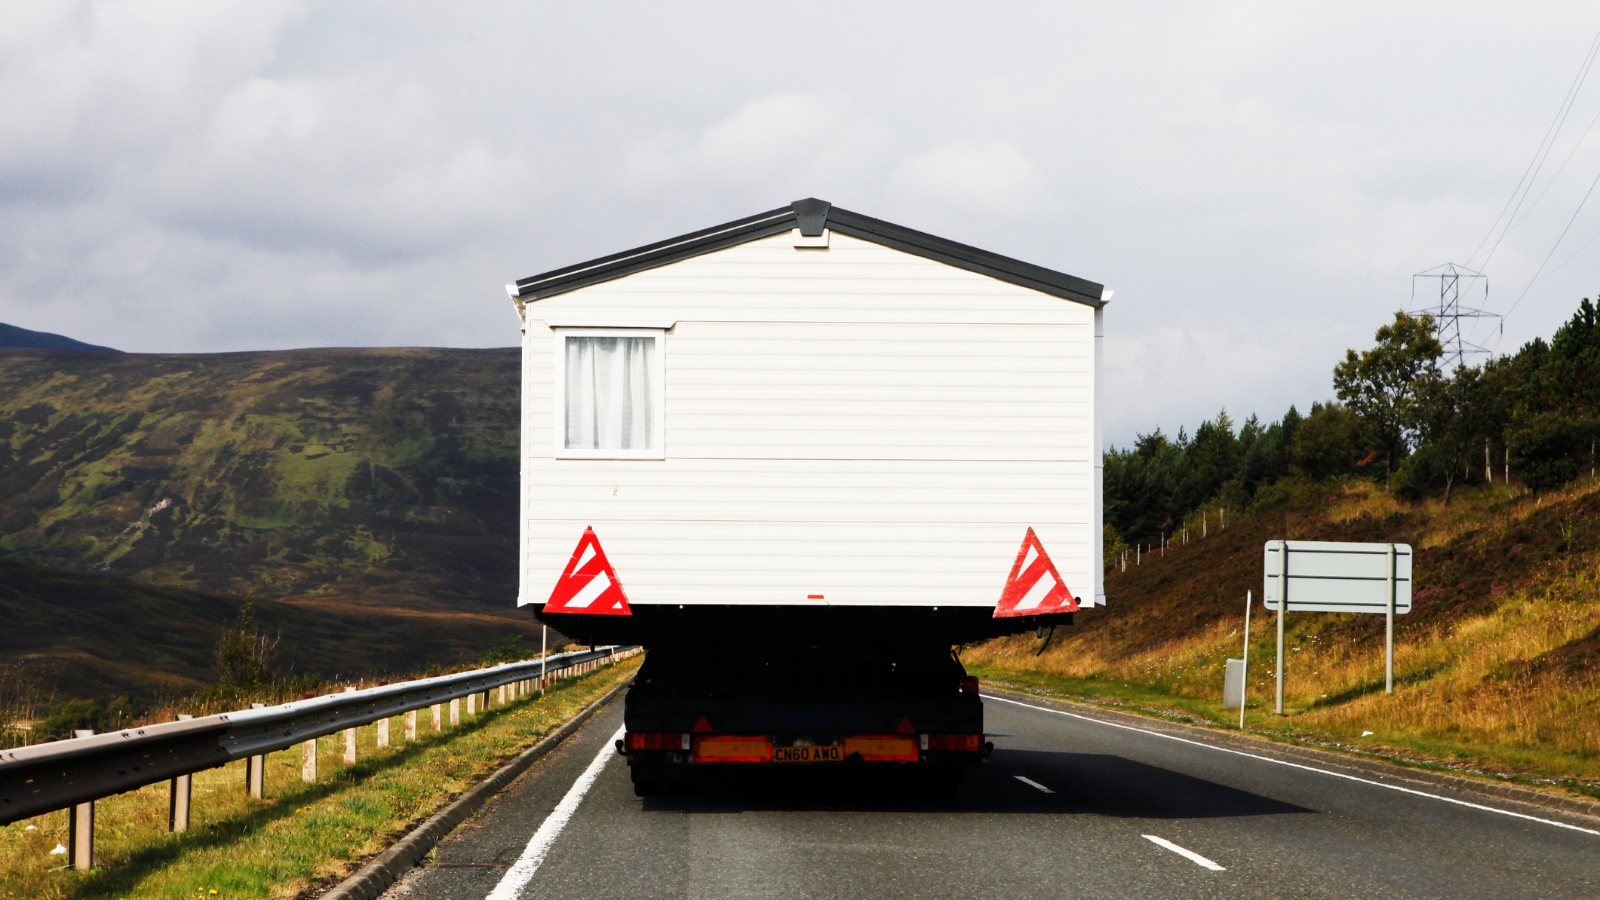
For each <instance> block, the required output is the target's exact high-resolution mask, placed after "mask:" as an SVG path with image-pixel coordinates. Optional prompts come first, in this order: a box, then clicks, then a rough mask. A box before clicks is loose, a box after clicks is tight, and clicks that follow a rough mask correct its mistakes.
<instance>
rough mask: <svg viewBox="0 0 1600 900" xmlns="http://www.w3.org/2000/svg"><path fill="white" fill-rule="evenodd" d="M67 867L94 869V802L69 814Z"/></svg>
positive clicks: (87, 731) (84, 734) (87, 733)
mask: <svg viewBox="0 0 1600 900" xmlns="http://www.w3.org/2000/svg"><path fill="white" fill-rule="evenodd" d="M92 734H94V729H93V728H86V729H84V730H82V731H74V732H73V733H72V736H73V737H81V738H85V737H88V736H90V735H92ZM67 865H68V866H69V867H71V868H74V869H77V870H78V871H80V872H87V871H89V870H90V869H92V868H94V801H93V800H90V801H89V802H88V803H79V804H76V805H74V806H73V807H72V811H71V812H70V813H68V814H67Z"/></svg>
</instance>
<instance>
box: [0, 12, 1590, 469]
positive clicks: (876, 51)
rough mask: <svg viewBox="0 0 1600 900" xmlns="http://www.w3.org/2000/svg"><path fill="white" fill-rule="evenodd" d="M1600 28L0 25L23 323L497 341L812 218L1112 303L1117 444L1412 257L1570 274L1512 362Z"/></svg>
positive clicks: (1573, 24) (1274, 393)
mask: <svg viewBox="0 0 1600 900" xmlns="http://www.w3.org/2000/svg"><path fill="white" fill-rule="evenodd" d="M1529 9H1533V10H1534V11H1533V12H1529V11H1528V10H1529ZM1597 30H1600V10H1597V8H1596V7H1595V6H1594V5H1593V4H1592V3H1576V2H1575V3H1565V4H1563V3H1543V4H1539V5H1538V6H1536V7H1534V6H1531V5H1530V6H1527V7H1525V6H1523V5H1522V4H1505V3H1499V4H1481V5H1471V4H1462V3H1439V4H1432V5H1429V4H1421V3H1412V4H1395V3H1371V4H1361V3H1352V2H1348V0H1346V2H1338V3H1325V4H1283V3H1260V4H1250V3H1117V4H1105V3H1096V4H1081V5H1069V4H1065V3H1061V2H1054V3H1046V4H1037V5H1029V4H1020V3H1017V4H975V3H964V4H935V3H928V2H922V3H905V4H889V3H880V4H868V3H849V4H845V3H828V2H821V0H814V2H810V3H799V4H796V3H780V4H775V5H768V4H751V3H727V4H690V3H673V4H643V3H631V4H606V3H597V2H585V3H565V4H538V3H528V2H517V3H504V4H497V3H482V4H466V3H447V4H446V3H437V2H433V3H414V4H413V3H398V2H383V3H376V2H374V3H356V2H340V3H321V4H307V3H301V2H280V0H247V2H239V3H225V2H218V0H209V2H204V3H198V2H197V3H159V2H153V0H140V2H130V3H121V2H95V3H68V2H59V3H46V2H28V3H15V4H8V5H7V9H6V13H5V15H4V16H3V17H0V322H6V323H10V324H13V325H19V326H22V327H25V328H33V329H38V330H44V331H53V332H58V333H63V334H67V335H70V336H72V337H76V338H79V339H81V340H86V341H90V342H94V343H101V344H108V345H111V346H114V347H119V348H122V349H125V350H133V351H146V352H209V351H224V350H244V349H275V348H287V347H307V346H328V345H357V346H384V345H445V346H456V347H488V346H508V345H512V344H514V343H515V342H516V336H517V331H516V320H515V317H514V315H513V313H512V311H511V306H510V304H509V302H508V301H507V300H506V297H505V293H504V291H503V289H502V287H501V285H503V284H504V283H505V282H508V281H513V280H515V279H517V278H521V277H526V276H528V275H532V274H535V273H538V272H542V271H544V270H547V269H551V268H555V267H557V266H562V265H566V264H570V263H574V262H579V261H583V260H586V259H589V258H592V257H595V256H599V255H603V254H607V253H611V252H614V251H618V250H622V249H626V248H629V247H632V246H636V245H638V244H642V243H646V242H650V241H654V240H658V239H660V238H664V237H669V236H672V235H676V234H680V233H683V232H686V231H690V230H694V229H698V228H701V227H705V226H709V225H713V224H717V223H720V222H723V221H727V220H729V219H733V218H738V217H741V216H745V215H749V214H752V213H755V212H760V211H763V210H766V209H771V208H773V207H776V206H781V205H783V204H785V203H788V202H789V201H791V200H794V199H797V198H800V197H806V196H817V197H821V198H824V199H826V200H829V201H832V202H833V203H835V204H837V205H839V206H842V207H845V208H848V209H852V210H855V211H858V212H862V213H866V214H868V215H872V216H877V217H880V218H885V219H889V220H891V221H894V222H898V223H900V224H903V225H908V226H910V227H914V228H919V229H923V230H926V231H931V232H933V233H935V234H939V235H942V236H945V237H949V238H953V239H956V240H960V241H965V242H968V243H972V244H976V245H978V246H981V247H984V248H986V249H990V250H994V251H998V252H1001V253H1005V254H1008V255H1012V256H1016V257H1019V258H1021V259H1024V260H1027V261H1030V262H1034V263H1038V264H1041V265H1044V266H1049V267H1052V268H1056V269H1060V270H1062V271H1066V272H1069V273H1071V274H1074V275H1078V276H1080V277H1083V278H1088V279H1091V280H1093V281H1098V282H1102V283H1104V284H1106V285H1107V286H1109V287H1110V288H1112V289H1114V290H1115V291H1116V298H1115V300H1114V301H1113V303H1112V305H1111V307H1110V308H1109V309H1108V310H1107V317H1106V329H1107V341H1106V348H1107V372H1108V375H1109V382H1108V390H1107V393H1106V399H1107V401H1108V404H1109V409H1108V414H1109V420H1108V421H1109V428H1108V430H1107V439H1108V441H1110V442H1113V443H1117V444H1126V443H1127V442H1129V441H1130V440H1132V438H1133V436H1134V434H1135V433H1136V432H1142V431H1149V430H1150V429H1152V428H1153V427H1155V426H1157V425H1160V426H1162V427H1163V428H1164V429H1165V430H1167V431H1168V432H1175V431H1176V430H1177V428H1178V426H1179V425H1185V426H1187V427H1188V428H1189V429H1190V430H1192V429H1193V427H1194V425H1195V424H1196V423H1197V422H1199V421H1200V420H1201V419H1203V418H1206V417H1208V416H1210V415H1212V414H1214V413H1215V412H1216V411H1217V410H1218V409H1220V408H1223V407H1226V408H1227V409H1228V411H1229V412H1230V414H1232V415H1234V416H1235V418H1236V419H1242V418H1243V417H1244V416H1246V415H1248V414H1249V413H1251V412H1252V411H1253V412H1257V413H1259V414H1261V416H1262V417H1263V418H1267V419H1271V418H1276V417H1278V416H1279V415H1281V413H1282V412H1283V410H1284V409H1286V408H1287V407H1288V405H1289V404H1290V403H1297V404H1300V406H1301V409H1302V410H1304V408H1305V407H1306V406H1307V405H1308V404H1309V403H1310V402H1311V401H1313V400H1319V399H1326V398H1328V397H1329V396H1330V395H1331V387H1330V385H1329V373H1330V370H1331V368H1332V366H1333V364H1334V363H1335V361H1336V360H1337V358H1338V357H1339V356H1340V355H1341V354H1342V352H1343V350H1344V349H1345V348H1346V347H1364V346H1367V345H1368V344H1370V341H1371V336H1372V332H1373V330H1374V329H1375V328H1376V327H1377V326H1378V325H1379V324H1380V323H1381V322H1382V321H1383V320H1384V319H1386V318H1387V317H1388V316H1389V315H1390V314H1392V312H1393V311H1394V310H1395V309H1397V308H1401V307H1408V306H1420V305H1422V301H1423V298H1422V297H1420V296H1419V298H1418V299H1417V300H1413V299H1412V298H1411V291H1412V278H1411V275H1412V273H1415V272H1420V271H1422V270H1425V269H1428V268H1430V267H1432V266H1435V265H1438V264H1441V263H1445V262H1457V263H1462V264H1469V263H1470V264H1471V265H1472V266H1473V267H1474V268H1479V269H1482V270H1483V271H1485V272H1486V273H1487V274H1488V275H1489V291H1488V298H1487V300H1484V299H1483V297H1482V294H1481V288H1480V293H1479V294H1478V295H1476V299H1475V300H1474V302H1475V303H1476V304H1477V305H1481V306H1487V307H1488V308H1490V309H1492V310H1495V311H1498V312H1506V311H1507V310H1508V309H1510V307H1511V306H1512V304H1513V303H1514V302H1516V301H1517V298H1518V297H1519V296H1521V295H1522V294H1523V292H1524V289H1525V288H1527V286H1528V284H1529V282H1530V281H1532V279H1533V278H1534V275H1535V273H1536V272H1538V271H1539V269H1540V266H1541V263H1542V262H1543V261H1544V260H1545V259H1546V257H1547V256H1550V261H1549V263H1548V264H1546V265H1545V266H1544V271H1545V272H1546V273H1547V274H1546V275H1545V276H1544V277H1542V278H1541V280H1539V281H1537V282H1535V283H1533V285H1532V287H1531V288H1528V289H1527V291H1526V296H1525V297H1523V299H1522V300H1521V302H1520V304H1519V305H1517V306H1516V308H1515V310H1514V311H1513V312H1512V313H1511V315H1510V316H1509V317H1508V318H1507V319H1506V321H1505V336H1504V338H1503V339H1502V338H1500V337H1499V335H1498V334H1497V333H1496V332H1495V328H1496V327H1497V326H1493V325H1486V326H1484V328H1483V329H1482V333H1480V334H1479V339H1480V340H1481V341H1484V342H1487V343H1489V344H1491V345H1494V344H1496V343H1497V342H1498V346H1499V348H1500V349H1501V350H1502V351H1505V350H1512V349H1515V347H1517V346H1519V345H1520V344H1521V343H1522V342H1523V341H1525V340H1527V339H1528V338H1530V337H1533V336H1535V335H1548V334H1549V333H1550V332H1551V330H1552V329H1553V328H1554V327H1555V326H1556V325H1557V324H1559V323H1560V322H1561V321H1562V320H1563V319H1565V318H1567V317H1568V316H1569V315H1570V314H1571V312H1572V309H1573V308H1574V306H1575V305H1576V303H1577V301H1578V298H1579V297H1582V296H1594V294H1595V291H1596V290H1600V241H1595V242H1593V243H1590V241H1591V240H1592V239H1594V238H1596V236H1597V235H1600V197H1592V198H1590V203H1589V205H1587V206H1585V207H1583V209H1582V211H1581V212H1579V213H1578V215H1577V217H1576V219H1573V215H1574V212H1575V211H1578V210H1579V204H1580V200H1581V199H1582V198H1583V197H1584V194H1585V191H1586V190H1587V189H1588V188H1590V187H1591V185H1592V184H1593V182H1594V181H1595V179H1596V178H1597V177H1600V127H1597V128H1595V130H1594V132H1588V131H1586V130H1585V129H1586V128H1588V127H1589V126H1590V125H1592V124H1593V123H1594V121H1595V118H1596V116H1597V114H1600V73H1596V74H1595V76H1594V78H1592V79H1591V80H1590V81H1589V82H1587V83H1585V84H1584V86H1583V88H1582V90H1581V91H1580V93H1579V94H1578V96H1577V99H1576V102H1575V103H1574V104H1573V106H1572V109H1571V113H1570V115H1569V116H1568V118H1567V120H1566V122H1565V124H1564V127H1563V129H1562V131H1561V133H1560V134H1559V136H1558V137H1557V138H1556V140H1555V143H1554V149H1553V151H1552V152H1551V153H1550V154H1549V155H1548V158H1547V159H1546V160H1545V163H1544V166H1543V168H1542V169H1541V170H1540V173H1539V176H1538V180H1537V182H1536V183H1535V185H1534V187H1533V189H1532V191H1531V192H1529V195H1528V196H1527V197H1526V198H1525V199H1524V201H1523V202H1522V205H1521V207H1520V209H1519V210H1518V217H1519V218H1518V219H1517V222H1516V224H1515V226H1514V227H1512V228H1511V229H1509V231H1508V233H1507V234H1506V235H1505V237H1504V239H1503V240H1499V241H1498V244H1497V246H1496V249H1495V250H1494V253H1493V255H1492V256H1489V249H1490V247H1491V246H1495V245H1496V243H1497V242H1496V238H1498V236H1499V232H1498V231H1497V232H1495V237H1491V238H1490V239H1489V241H1487V242H1484V241H1483V239H1484V237H1485V235H1486V234H1489V233H1490V232H1491V227H1492V226H1493V224H1494V223H1495V221H1496V217H1497V216H1498V215H1500V213H1501V212H1502V210H1503V209H1504V208H1505V206H1506V204H1507V201H1508V198H1511V197H1512V195H1513V190H1514V188H1515V187H1516V185H1517V183H1518V178H1519V177H1520V176H1522V175H1523V174H1524V172H1525V170H1526V169H1527V167H1528V166H1529V162H1530V160H1532V159H1533V158H1534V155H1535V151H1536V150H1537V149H1538V148H1539V146H1540V141H1541V139H1542V138H1543V137H1544V136H1545V134H1546V132H1547V130H1548V129H1549V128H1550V127H1551V125H1552V122H1553V121H1554V120H1555V117H1556V115H1557V112H1558V110H1559V109H1560V107H1561V106H1562V103H1563V97H1564V96H1565V94H1566V92H1567V90H1568V88H1569V86H1571V85H1572V84H1573V81H1574V77H1575V76H1576V75H1577V73H1578V71H1579V68H1580V66H1581V65H1582V63H1583V61H1584V59H1585V56H1586V54H1588V53H1589V50H1590V47H1591V43H1592V41H1593V40H1594V38H1595V35H1596V32H1597ZM1585 137H1587V140H1586V141H1585V140H1584V138H1585ZM1597 193H1600V192H1597ZM1501 221H1502V224H1504V219H1503V218H1502V220H1501ZM1569 221H1570V222H1571V226H1570V231H1568V233H1567V235H1566V237H1565V239H1564V240H1562V242H1561V243H1560V245H1559V246H1557V245H1556V241H1557V237H1558V235H1560V233H1561V232H1562V231H1563V229H1564V228H1566V227H1567V226H1568V223H1569ZM1552 247H1555V252H1554V254H1553V255H1550V254H1551V250H1552ZM1485 257H1488V258H1487V260H1486V259H1485ZM1569 258H1570V262H1569V263H1567V264H1566V265H1564V266H1563V265H1562V263H1563V262H1565V261H1567V260H1568V259H1569ZM1558 267H1559V268H1558ZM1552 269H1554V270H1555V271H1554V272H1553V274H1550V272H1551V270H1552ZM1429 291H1431V292H1434V296H1435V299H1436V297H1437V293H1436V292H1437V286H1436V285H1434V286H1419V293H1421V294H1425V293H1427V292H1429Z"/></svg>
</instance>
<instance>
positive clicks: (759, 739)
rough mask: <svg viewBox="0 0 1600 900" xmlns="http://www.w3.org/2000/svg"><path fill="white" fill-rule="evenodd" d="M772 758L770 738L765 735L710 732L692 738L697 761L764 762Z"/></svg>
mask: <svg viewBox="0 0 1600 900" xmlns="http://www.w3.org/2000/svg"><path fill="white" fill-rule="evenodd" d="M771 760H772V739H771V738H769V737H766V736H765V735H738V734H710V735H704V736H702V737H697V738H695V739H694V761H695V762H697V763H764V762H771Z"/></svg>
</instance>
